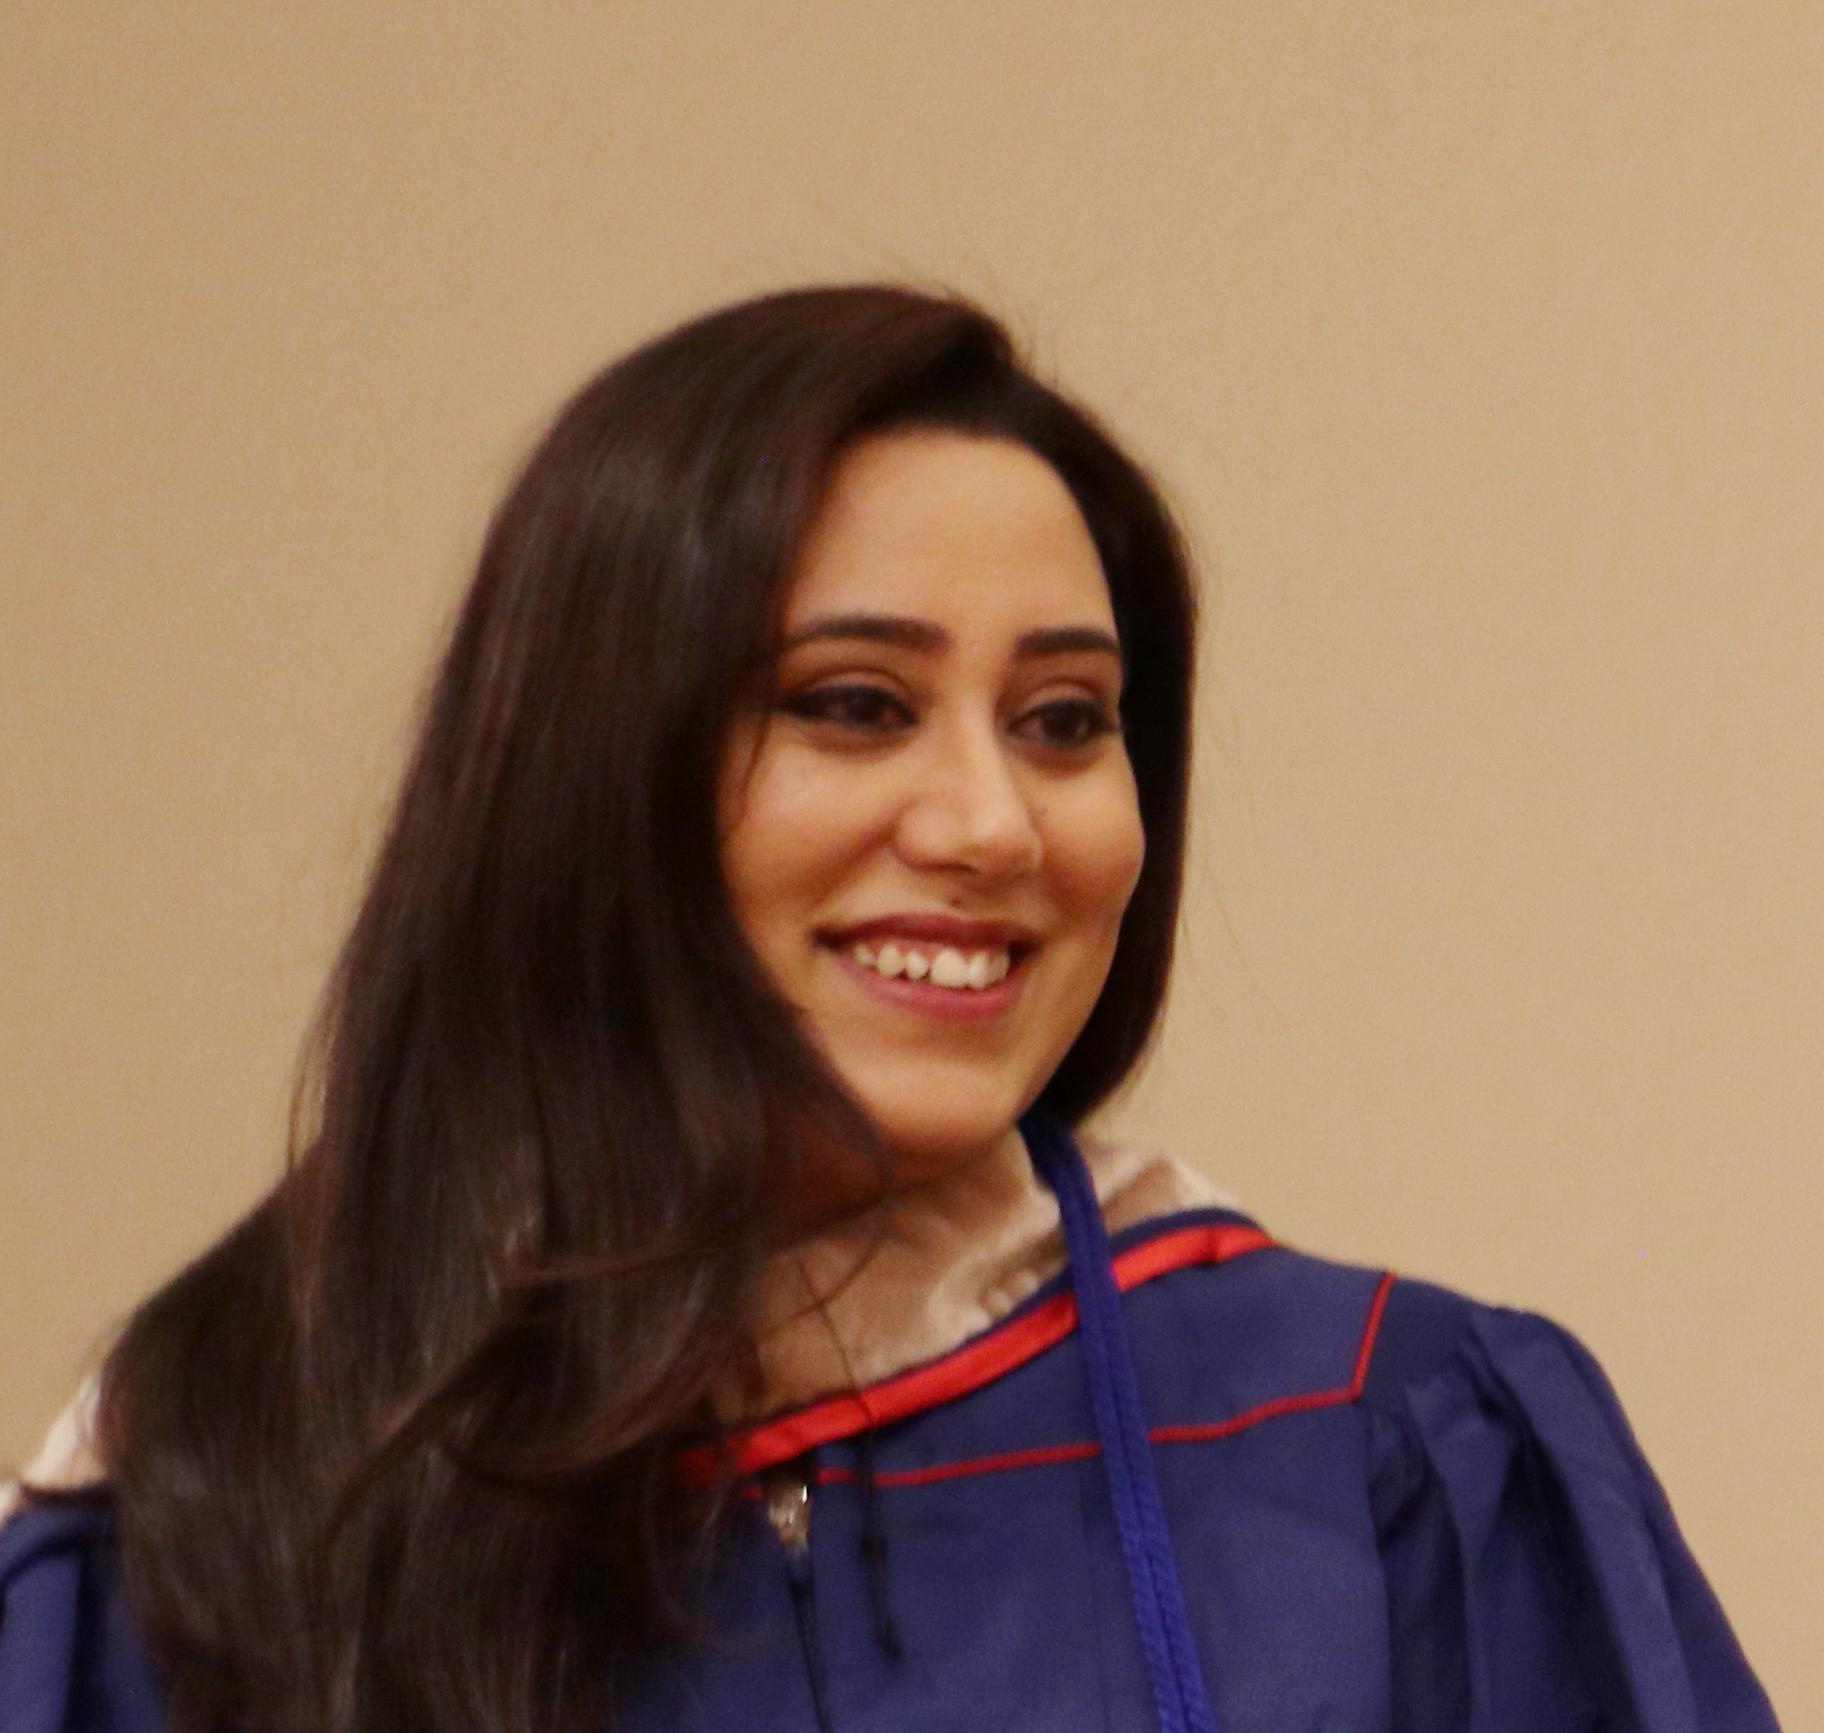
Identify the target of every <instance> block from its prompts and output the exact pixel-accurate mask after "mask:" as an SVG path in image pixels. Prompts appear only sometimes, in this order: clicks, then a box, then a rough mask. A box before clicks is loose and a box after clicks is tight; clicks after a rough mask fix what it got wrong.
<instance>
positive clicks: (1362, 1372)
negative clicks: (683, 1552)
mask: <svg viewBox="0 0 1824 1733" xmlns="http://www.w3.org/2000/svg"><path fill="white" fill-rule="evenodd" d="M1394 1279H1395V1278H1394V1274H1393V1271H1391V1270H1388V1271H1386V1272H1385V1273H1384V1274H1383V1275H1382V1277H1381V1279H1380V1281H1379V1283H1377V1284H1376V1286H1375V1290H1374V1298H1373V1299H1372V1300H1371V1301H1370V1302H1369V1306H1368V1316H1367V1319H1366V1321H1365V1322H1364V1324H1363V1326H1362V1336H1361V1341H1360V1342H1359V1343H1358V1344H1357V1346H1356V1351H1355V1368H1354V1371H1353V1372H1352V1373H1351V1375H1350V1379H1349V1382H1348V1383H1347V1384H1344V1385H1341V1386H1338V1387H1337V1388H1335V1389H1331V1390H1310V1391H1304V1392H1301V1393H1299V1394H1297V1395H1293V1396H1276V1397H1274V1398H1273V1400H1272V1401H1270V1402H1259V1403H1256V1404H1255V1405H1254V1406H1253V1407H1252V1408H1247V1409H1244V1410H1243V1411H1242V1412H1241V1413H1240V1414H1232V1415H1230V1416H1229V1418H1228V1419H1226V1420H1211V1421H1206V1422H1202V1423H1195V1424H1191V1425H1184V1426H1155V1427H1152V1428H1151V1429H1150V1430H1149V1431H1148V1432H1147V1439H1148V1441H1149V1442H1150V1443H1153V1444H1200V1443H1205V1442H1207V1441H1208V1440H1210V1439H1214V1438H1232V1437H1234V1436H1235V1434H1236V1433H1238V1432H1245V1431H1247V1430H1248V1429H1249V1428H1250V1427H1252V1426H1258V1425H1259V1424H1260V1423H1261V1422H1262V1421H1263V1420H1276V1419H1278V1418H1279V1417H1280V1416H1281V1415H1285V1414H1303V1413H1309V1412H1310V1411H1311V1410H1313V1409H1317V1408H1338V1407H1341V1406H1342V1405H1343V1404H1345V1403H1349V1402H1354V1401H1355V1400H1356V1399H1357V1398H1358V1397H1360V1395H1361V1393H1362V1389H1363V1386H1364V1385H1365V1384H1366V1383H1367V1381H1368V1367H1369V1364H1370V1362H1371V1361H1372V1360H1373V1358H1374V1346H1375V1342H1376V1340H1377V1339H1378V1337H1379V1335H1380V1330H1381V1316H1382V1314H1383V1313H1384V1312H1385V1311H1386V1309H1387V1296H1388V1294H1389V1293H1390V1292H1391V1291H1392V1288H1393V1284H1394ZM1101 1454H1102V1447H1101V1445H1099V1444H1043V1445H1036V1446H1034V1447H1033V1448H1032V1449H1029V1450H1007V1451H1002V1452H1001V1453H999V1454H998V1455H994V1456H971V1457H965V1458H964V1459H963V1460H961V1461H959V1462H941V1463H937V1464H935V1465H933V1466H932V1467H930V1468H896V1469H886V1470H883V1471H882V1472H881V1473H879V1474H876V1475H875V1476H874V1484H875V1485H876V1486H930V1485H932V1484H933V1483H935V1482H937V1481H943V1480H960V1479H964V1478H966V1477H968V1476H971V1475H978V1474H1000V1473H1004V1472H1006V1471H1007V1470H1009V1469H1017V1468H1042V1467H1045V1466H1047V1465H1049V1464H1051V1463H1057V1462H1082V1461H1085V1460H1087V1459H1088V1458H1090V1457H1094V1456H1100V1455H1101ZM854 1478H855V1471H854V1469H852V1468H843V1467H840V1466H837V1465H831V1466H829V1467H825V1468H820V1469H818V1471H817V1484H818V1485H819V1486H837V1485H842V1484H845V1483H846V1482H848V1481H852V1480H853V1479H854ZM743 1491H744V1492H746V1493H747V1494H748V1496H750V1497H755V1498H757V1497H758V1496H759V1488H757V1487H754V1488H752V1489H751V1491H750V1490H749V1489H748V1488H746V1487H744V1488H743Z"/></svg>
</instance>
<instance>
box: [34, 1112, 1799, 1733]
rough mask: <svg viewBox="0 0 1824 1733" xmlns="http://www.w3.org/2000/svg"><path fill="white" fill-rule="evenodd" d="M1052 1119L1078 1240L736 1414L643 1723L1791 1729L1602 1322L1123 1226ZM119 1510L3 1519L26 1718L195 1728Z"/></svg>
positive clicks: (132, 1732) (1182, 1223)
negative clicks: (1624, 1403)
mask: <svg viewBox="0 0 1824 1733" xmlns="http://www.w3.org/2000/svg"><path fill="white" fill-rule="evenodd" d="M1022 1130H1023V1132H1024V1133H1025V1137H1026V1142H1027V1144H1028V1146H1029V1147H1030V1149H1031V1151H1032V1158H1033V1162H1034V1164H1035V1166H1036V1167H1037V1168H1038V1170H1039V1172H1040V1173H1041V1175H1042V1176H1043V1178H1044V1180H1045V1183H1046V1186H1047V1187H1048V1188H1050V1190H1051V1191H1052V1192H1053V1193H1055V1194H1056V1197H1057V1205H1056V1208H1057V1211H1058V1220H1059V1222H1060V1224H1061V1228H1062V1239H1063V1241H1064V1243H1065V1245H1066V1247H1067V1251H1068V1262H1067V1265H1066V1267H1064V1268H1062V1269H1060V1270H1058V1271H1056V1272H1055V1273H1053V1274H1051V1275H1050V1276H1049V1277H1047V1278H1046V1279H1044V1280H1042V1281H1039V1282H1038V1283H1037V1285H1036V1286H1034V1287H1032V1289H1031V1291H1030V1292H1028V1293H1026V1294H1025V1295H1024V1297H1023V1298H1021V1299H1019V1300H1018V1301H1017V1303H1013V1304H1011V1305H1010V1306H1009V1307H1008V1308H1007V1309H1006V1310H1005V1311H1003V1312H1002V1313H1001V1314H1000V1315H999V1316H997V1317H995V1319H994V1320H993V1322H992V1323H990V1324H988V1325H987V1326H986V1327H984V1328H981V1329H979V1330H976V1331H974V1332H973V1333H971V1334H969V1335H967V1337H966V1338H964V1339H962V1340H958V1341H955V1342H953V1343H951V1344H950V1345H949V1346H948V1347H947V1348H946V1349H945V1350H944V1351H942V1352H939V1353H937V1354H935V1355H933V1356H931V1357H928V1358H925V1359H922V1360H920V1361H918V1362H917V1363H916V1364H913V1365H910V1366H905V1367H903V1368H900V1369H898V1370H895V1371H893V1372H891V1373H890V1374H889V1375H887V1376H884V1377H880V1378H877V1379H873V1380H872V1381H870V1382H868V1383H866V1384H865V1385H864V1386H863V1387H862V1388H860V1389H859V1390H858V1391H857V1390H851V1391H848V1392H846V1393H838V1394H833V1395H829V1396H826V1397H824V1398H822V1399H819V1400H814V1401H811V1402H808V1403H805V1404H803V1405H800V1406H798V1407H795V1408H792V1409H789V1410H787V1411H785V1412H783V1413H779V1414H776V1415H774V1416H772V1417H771V1418H770V1419H768V1420H766V1421H765V1422H763V1423H761V1424H759V1425H757V1426H752V1427H749V1428H747V1429H745V1430H743V1431H740V1432H738V1433H735V1434H734V1435H732V1436H731V1437H730V1438H729V1439H728V1440H727V1441H726V1444H725V1448H726V1449H728V1450H732V1452H733V1454H734V1459H735V1462H736V1464H737V1465H738V1467H739V1469H740V1471H741V1474H742V1481H741V1496H740V1497H739V1498H738V1499H737V1501H736V1509H735V1512H734V1515H733V1518H732V1523H733V1530H734V1532H733V1535H732V1538H731V1544H730V1547H729V1549H728V1555H727V1563H726V1568H725V1569H724V1571H723V1573H722V1575H721V1577H720V1578H719V1581H718V1584H717V1587H716V1591H715V1599H714V1602H713V1605H712V1609H711V1615H710V1624H711V1629H712V1632H713V1636H712V1640H711V1641H710V1642H709V1644H708V1645H707V1646H706V1647H704V1648H701V1649H699V1650H695V1651H693V1652H691V1653H689V1654H688V1655H686V1656H683V1657H679V1658H673V1659H668V1660H665V1661H663V1662H661V1663H659V1664H657V1665H656V1666H655V1668H654V1670H653V1672H652V1674H651V1676H650V1677H648V1678H647V1679H646V1680H645V1681H644V1683H643V1685H642V1687H641V1688H640V1690H639V1692H638V1694H637V1696H636V1698H635V1699H634V1700H633V1701H632V1702H630V1703H629V1704H628V1705H627V1708H626V1710H625V1712H624V1714H623V1715H622V1717H621V1718H620V1720H619V1723H618V1725H619V1726H620V1727H621V1728H623V1729H625V1730H626V1733H648V1730H651V1733H659V1730H661V1729H664V1730H667V1733H671V1730H685V1729H689V1730H699V1729H700V1730H703V1733H709V1730H710V1729H735V1728H739V1729H748V1730H753V1733H767V1730H772V1729H779V1730H784V1729H804V1730H805V1733H911V1730H913V1729H920V1730H923V1729H930V1728H940V1727H941V1728H950V1729H982V1730H984V1733H987V1730H990V1729H992V1730H994V1733H1009V1730H1016V1729H1032V1730H1034V1733H1037V1730H1040V1729H1043V1730H1045V1733H1060V1730H1063V1729H1073V1730H1074V1729H1085V1730H1101V1733H1139V1730H1141V1729H1153V1728H1161V1729H1166V1730H1168V1733H1179V1730H1180V1729H1182V1730H1183V1733H1214V1730H1215V1729H1217V1728H1220V1729H1224V1730H1226V1733H1320V1730H1322V1733H1343V1730H1347V1733H1445V1730H1449V1733H1496V1730H1502V1733H1506V1730H1510V1729H1511V1730H1512V1733H1547V1730H1557V1729H1567V1730H1568V1729H1576V1730H1590V1733H1594V1730H1596V1729H1613V1730H1617V1733H1619V1730H1630V1733H1633V1730H1638V1733H1714V1730H1727V1733H1763V1730H1766V1729H1773V1728H1775V1727H1776V1723H1775V1720H1774V1716H1773V1712H1772V1710H1771V1708H1770V1706H1769V1704H1768V1702H1767V1699H1766V1697H1765V1695H1764V1694H1763V1692H1762V1691H1761V1689H1760V1687H1759V1685H1758V1683H1757V1682H1756V1680H1755V1678H1754V1675H1753V1673H1752V1672H1751V1670H1750V1668H1749V1667H1748V1665H1747V1663H1746V1661H1745V1660H1744V1659H1743V1656H1742V1654H1741V1651H1740V1649H1739V1647H1738V1646H1737V1644H1736V1641H1735V1639H1734V1636H1733V1635H1732V1633H1731V1631H1730V1628H1729V1625H1728V1622H1727V1620H1726V1618H1725V1616H1724V1614H1723V1612H1722V1610H1721V1608H1720V1607H1719V1606H1718V1605H1717V1602H1716V1600H1715V1598H1714V1596H1713V1595H1712V1594H1711V1591H1710V1589H1709V1587H1708V1586H1707V1584H1706V1583H1705V1581H1704V1578H1703V1575H1702V1573H1701V1572H1700V1570H1699V1568H1698V1566H1697V1564H1696V1563H1695V1561H1694V1560H1693V1559H1692V1557H1691V1554H1690V1552H1689V1551H1688V1549H1687V1548H1686V1546H1685V1544H1684V1541H1683V1540H1682V1538H1681V1537H1680V1534H1679V1531H1678V1527H1677V1525H1676V1523H1675V1521H1674V1519H1673V1516H1672V1512H1671V1510H1670V1508H1669V1507H1668V1505H1667V1502H1666V1499H1665V1496H1664V1494H1663V1493H1662V1491H1661V1490H1660V1488H1659V1485H1658V1483H1657V1482H1656V1480H1655V1479H1654V1476H1653V1473H1652V1471H1651V1469H1650V1468H1649V1467H1648V1465H1647V1463H1646V1462H1645V1460H1644V1459H1643V1457H1642V1455H1641V1453H1640V1450H1639V1448H1638V1446H1637V1445H1636V1443H1635V1440H1634V1438H1633V1436H1632V1434H1631V1432H1630V1430H1629V1427H1628V1424H1627V1421H1626V1419H1625V1418H1624V1417H1623V1414H1622V1411H1621V1409H1620V1407H1619V1405H1618V1404H1617V1402H1616V1399H1615V1396H1614V1394H1613V1392H1612V1391H1611V1389H1610V1387H1609V1384H1608V1382H1607V1380H1606V1379H1605V1378H1604V1376H1603V1374H1602V1371H1601V1370H1600V1368H1599V1367H1598V1366H1597V1364H1596V1363H1595V1361H1594V1360H1593V1359H1592V1358H1591V1356H1590V1355H1589V1354H1588V1353H1587V1352H1586V1351H1585V1350H1584V1349H1583V1348H1582V1347H1581V1346H1580V1345H1579V1344H1578V1342H1577V1341H1576V1340H1575V1339H1574V1338H1573V1337H1571V1336H1570V1335H1568V1334H1567V1333H1566V1332H1565V1331H1563V1330H1562V1329H1560V1328H1558V1327H1557V1326H1556V1325H1554V1324H1552V1323H1550V1322H1548V1321H1546V1320H1545V1319H1543V1318H1540V1317H1537V1316H1534V1315H1532V1314H1528V1313H1524V1312H1517V1311H1510V1310H1505V1309H1501V1308H1496V1307H1490V1306H1485V1305H1481V1304H1478V1303H1476V1302H1474V1301H1472V1300H1469V1299H1466V1298H1464V1297H1462V1296H1460V1295H1457V1294H1453V1293H1450V1292H1447V1291H1445V1290H1443V1289H1441V1288H1438V1287H1435V1286H1431V1285H1428V1284H1426V1283H1423V1282H1416V1281H1408V1280H1401V1279H1396V1278H1395V1277H1393V1276H1392V1275H1391V1274H1389V1273H1386V1272H1383V1271H1377V1270H1372V1269H1363V1268H1356V1267H1352V1266H1348V1265H1344V1264H1338V1263H1333V1262H1328V1261H1325V1260H1323V1259H1319V1258H1315V1257H1311V1256H1307V1255H1305V1254H1302V1253H1300V1252H1297V1251H1295V1250H1292V1249H1289V1248H1286V1247H1283V1246H1279V1245H1277V1244H1275V1243H1274V1242H1273V1241H1272V1240H1271V1238H1270V1237H1269V1236H1268V1235H1267V1234H1266V1233H1265V1232H1264V1231H1263V1230H1262V1229H1261V1228H1260V1227H1259V1226H1258V1225H1257V1224H1256V1223H1255V1222H1253V1221H1252V1220H1250V1219H1249V1218H1248V1217H1247V1216H1245V1215H1243V1214H1242V1213H1240V1212H1239V1211H1237V1210H1234V1209H1231V1208H1227V1207H1222V1206H1217V1205H1202V1206H1198V1207H1191V1208H1178V1209H1171V1210H1168V1211H1166V1212H1165V1213H1163V1214H1153V1215H1148V1216H1145V1217H1144V1218H1143V1219H1140V1220H1137V1221H1133V1222H1130V1223H1128V1224H1127V1225H1125V1226H1120V1227H1118V1229H1117V1231H1115V1232H1114V1233H1113V1234H1112V1235H1110V1234H1108V1233H1107V1231H1106V1223H1107V1217H1108V1213H1109V1212H1107V1210H1106V1209H1105V1208H1099V1207H1098V1197H1097V1192H1096V1189H1095V1184H1094V1180H1093V1178H1092V1176H1091V1174H1090V1172H1089V1170H1088V1169H1087V1167H1086V1166H1085V1163H1084V1162H1083V1159H1082V1156H1081V1153H1080V1150H1079V1148H1078V1146H1077V1144H1076V1141H1075V1140H1074V1139H1073V1138H1072V1136H1071V1134H1070V1133H1069V1132H1068V1130H1067V1129H1066V1128H1064V1127H1063V1126H1061V1125H1059V1124H1057V1123H1056V1122H1051V1121H1045V1120H1040V1119H1036V1118H1029V1119H1028V1120H1027V1121H1026V1122H1023V1125H1022ZM712 1464H713V1454H712V1452H711V1450H710V1448H709V1447H707V1446H706V1447H705V1448H704V1450H703V1451H702V1452H699V1453H697V1454H696V1455H695V1456H693V1457H691V1458H687V1459H686V1461H685V1462H684V1463H683V1464H682V1465H681V1467H682V1469H683V1471H684V1472H697V1473H701V1472H709V1471H710V1470H711V1467H712ZM110 1533H111V1519H110V1515H109V1511H108V1507H107V1503H106V1499H105V1495H104V1496H99V1497H97V1498H96V1499H95V1500H94V1501H93V1502H91V1503H89V1504H87V1505H85V1506H84V1507H81V1508H71V1507H60V1508H54V1509H53V1508H48V1507H41V1506H40V1507H33V1506H29V1505H28V1506H27V1507H26V1508H25V1509H23V1510H22V1511H20V1512H18V1513H16V1514H15V1515H14V1516H13V1517H12V1518H11V1519H10V1520H9V1521H8V1522H7V1523H6V1525H5V1526H4V1528H0V1596H3V1597H4V1598H3V1603H0V1605H3V1622H0V1729H4V1733H72V1730H76V1729H82V1730H94V1733H160V1730H161V1729H162V1728H163V1725H164V1720H163V1712H162V1705H161V1700H160V1695H159V1691H158V1687H157V1684H156V1681H155V1680H154V1678H153V1677H152V1673H151V1669H150V1668H149V1666H148V1665H147V1663H146V1660H145V1657H144V1655H143V1652H142V1651H141V1649H140V1646H139V1644H138V1641H137V1638H136V1636H135V1634H134V1630H133V1621H132V1617H131V1613H130V1611H129V1610H128V1609H127V1608H126V1607H124V1606H123V1604H122V1602H121V1597H120V1593H119V1588H118V1581H117V1575H116V1568H115V1563H114V1559H113V1553H112V1548H111V1543H110Z"/></svg>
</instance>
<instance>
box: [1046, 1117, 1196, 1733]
mask: <svg viewBox="0 0 1824 1733" xmlns="http://www.w3.org/2000/svg"><path fill="white" fill-rule="evenodd" d="M1020 1131H1021V1134H1022V1135H1023V1136H1024V1137H1025V1139H1026V1147H1027V1148H1028V1149H1029V1150H1030V1151H1031V1152H1032V1160H1033V1165H1034V1166H1035V1167H1036V1168H1037V1169H1038V1170H1039V1176H1040V1177H1041V1178H1042V1179H1043V1180H1044V1181H1045V1183H1046V1184H1047V1185H1049V1186H1050V1187H1051V1189H1052V1191H1053V1192H1055V1193H1056V1194H1057V1199H1058V1213H1059V1215H1060V1216H1061V1217H1062V1218H1063V1222H1064V1244H1065V1246H1066V1248H1067V1249H1068V1251H1069V1254H1070V1282H1071V1287H1072V1289H1073V1291H1074V1292H1075V1294H1076V1299H1077V1318H1078V1332H1079V1334H1080V1336H1081V1338H1082V1342H1083V1357H1084V1359H1085V1361H1086V1362H1087V1363H1088V1368H1089V1396H1090V1403H1091V1406H1092V1407H1093V1409H1094V1411H1095V1417H1096V1433H1097V1435H1098V1437H1099V1438H1100V1439H1101V1441H1102V1460H1103V1465H1104V1467H1105V1468H1106V1469H1107V1472H1108V1490H1109V1494H1110V1496H1111V1497H1112V1498H1113V1500H1114V1506H1115V1526H1116V1527H1117V1529H1118V1530H1119V1531H1120V1535H1121V1554H1122V1557H1123V1558H1124V1559H1125V1560H1126V1563H1127V1580H1128V1588H1129V1592H1130V1594H1131V1596H1132V1599H1133V1606H1134V1618H1135V1620H1136V1621H1137V1622H1138V1624H1139V1626H1140V1648H1141V1652H1142V1653H1143V1654H1144V1655H1145V1656H1146V1665H1147V1671H1148V1672H1149V1674H1150V1675H1151V1677H1152V1684H1153V1702H1154V1704H1155V1706H1156V1707H1157V1709H1158V1712H1159V1728H1160V1733H1216V1717H1215V1715H1214V1714H1213V1713H1212V1712H1211V1709H1210V1703H1209V1697H1208V1695H1207V1693H1206V1692H1205V1690H1204V1684H1203V1670H1202V1667H1201V1666H1200V1665H1199V1663H1198V1659H1197V1644H1196V1640H1195V1639H1194V1638H1193V1637H1192V1635H1191V1621H1190V1615H1189V1613H1188V1612H1187V1611H1186V1609H1185V1604H1184V1588H1183V1586H1182V1584H1181V1583H1180V1582H1179V1580H1178V1563H1177V1559H1176V1558H1175V1557H1174V1555H1173V1552H1172V1537H1171V1532H1170V1530H1169V1529H1168V1528H1167V1527H1166V1522H1165V1505H1164V1502H1163V1501H1162V1500H1161V1498H1160V1496H1159V1482H1158V1480H1157V1479H1156V1478H1155V1477H1154V1474H1153V1452H1152V1444H1151V1441H1150V1440H1149V1439H1148V1438H1147V1435H1146V1414H1145V1411H1144V1410H1143V1409H1142V1408H1141V1406H1140V1381H1139V1378H1138V1377H1137V1376H1136V1375H1135V1372H1134V1362H1133V1356H1132V1354H1131V1353H1130V1352H1129V1350H1128V1342H1127V1329H1126V1326H1125V1324H1124V1323H1123V1321H1122V1317H1121V1293H1120V1290H1119V1289H1118V1288H1117V1287H1116V1286H1115V1272H1114V1268H1113V1266H1112V1264H1111V1263H1110V1256H1109V1249H1108V1229H1107V1228H1106V1226H1105V1225H1104V1224H1103V1221H1102V1206H1101V1205H1100V1204H1099V1203H1098V1202H1097V1201H1096V1192H1095V1187H1094V1186H1093V1185H1092V1184H1091V1183H1090V1178H1089V1172H1088V1169H1086V1168H1085V1167H1084V1165H1083V1158H1082V1156H1081V1155H1080V1154H1079V1153H1078V1151H1077V1145H1076V1140H1075V1138H1073V1137H1072V1136H1071V1133H1070V1128H1069V1127H1068V1126H1067V1125H1065V1124H1064V1123H1063V1122H1062V1121H1061V1120H1058V1119H1055V1118H1053V1117H1051V1116H1050V1115H1048V1114H1041V1113H1037V1112H1034V1113H1029V1114H1028V1115H1027V1116H1026V1117H1025V1118H1024V1119H1023V1120H1021V1121H1020Z"/></svg>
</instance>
